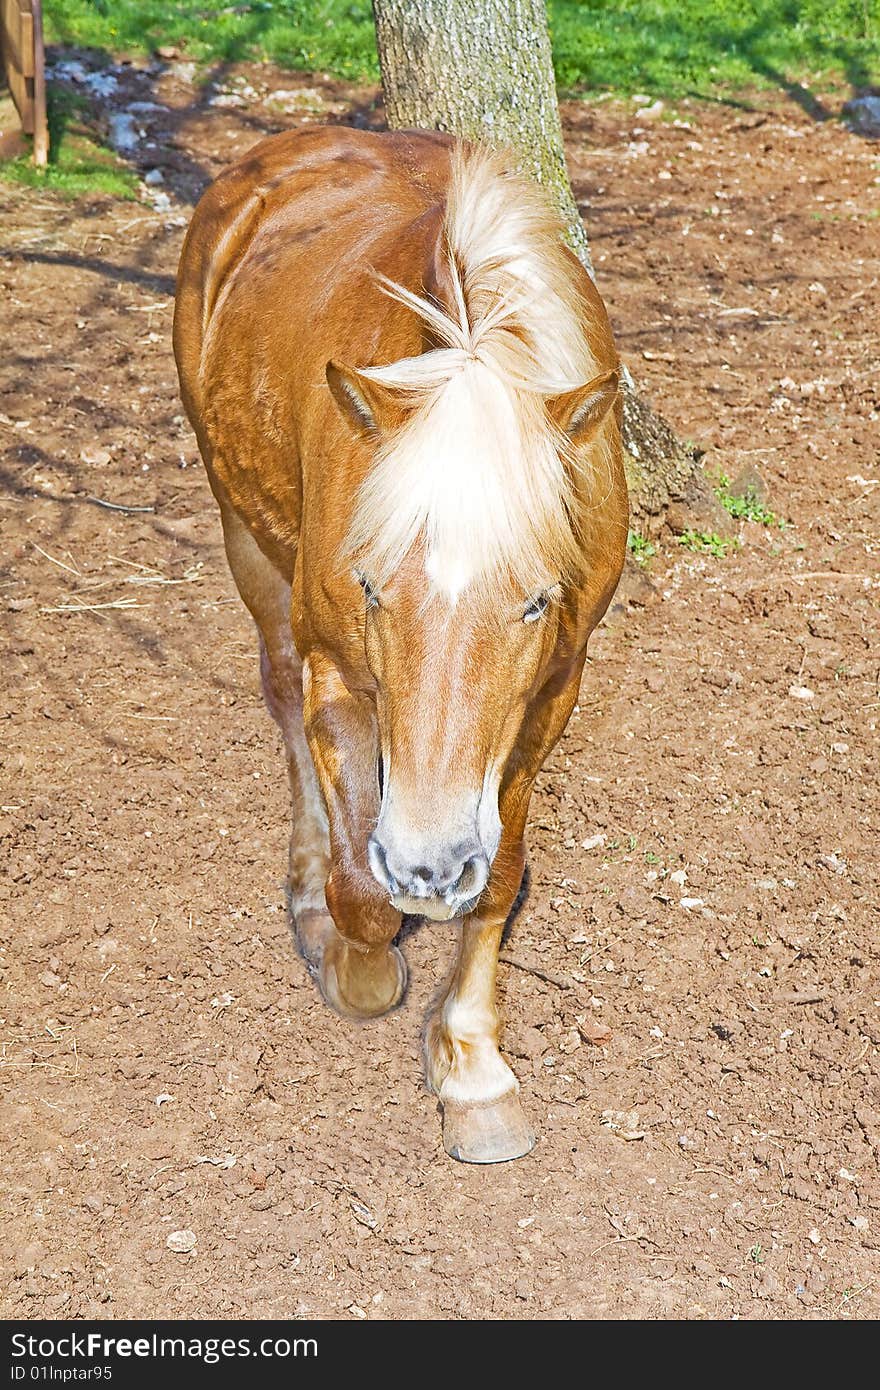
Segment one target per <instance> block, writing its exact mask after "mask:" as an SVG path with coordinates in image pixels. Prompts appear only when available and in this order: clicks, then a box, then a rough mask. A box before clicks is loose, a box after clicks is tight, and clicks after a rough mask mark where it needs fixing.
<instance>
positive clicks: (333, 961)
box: [318, 946, 407, 1019]
mask: <svg viewBox="0 0 880 1390" xmlns="http://www.w3.org/2000/svg"><path fill="white" fill-rule="evenodd" d="M406 981H407V969H406V961H405V960H404V958H403V956H402V955H401V953H400V951H398V949H397V947H396V946H391V947H389V948H388V950H387V951H386V952H385V953H384V956H383V958H382V959H381V960H380V961H379V962H374V961H371V962H369V963H368V962H367V961H366V960H365V959H364V957H359V956H358V955H357V953H356V952H354V951H351V950H349V951H347V952H346V953H345V954H344V955H340V954H339V953H337V952H332V953H331V955H330V956H329V957H328V956H325V957H324V959H323V961H322V962H321V969H320V971H319V974H318V983H319V984H320V986H321V993H322V994H323V996H324V998H325V1000H326V1001H327V1003H328V1004H329V1005H330V1007H331V1009H335V1010H336V1012H337V1013H338V1014H342V1016H343V1018H358V1019H365V1018H380V1017H381V1015H382V1014H387V1013H388V1012H389V1010H391V1009H393V1008H394V1006H395V1005H396V1004H399V1003H400V1001H401V999H402V998H403V992H404V990H405V989H406Z"/></svg>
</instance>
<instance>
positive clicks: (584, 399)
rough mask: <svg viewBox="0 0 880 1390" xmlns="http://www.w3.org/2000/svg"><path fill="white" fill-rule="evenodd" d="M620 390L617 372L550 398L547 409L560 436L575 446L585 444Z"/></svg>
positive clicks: (596, 429)
mask: <svg viewBox="0 0 880 1390" xmlns="http://www.w3.org/2000/svg"><path fill="white" fill-rule="evenodd" d="M619 390H620V372H619V371H616V370H615V371H611V372H605V373H604V374H603V375H602V376H597V377H594V378H593V380H592V381H588V382H587V384H586V385H585V386H576V387H575V389H574V390H573V391H564V392H563V393H562V395H561V396H551V397H550V399H549V400H548V401H547V409H548V410H549V412H550V416H551V418H552V419H553V420H554V421H555V423H556V424H557V425H558V426H559V429H560V430H561V431H562V433H563V434H566V435H568V438H569V439H570V440H571V441H572V442H573V443H574V444H587V443H589V441H590V440H591V439H592V438H593V437H594V435H595V434H596V433H597V432H598V429H599V426H600V425H601V423H602V421H603V420H604V419H605V416H606V415H607V414H608V411H609V410H610V409H611V406H612V405H613V404H614V402H615V400H616V399H617V393H618V391H619Z"/></svg>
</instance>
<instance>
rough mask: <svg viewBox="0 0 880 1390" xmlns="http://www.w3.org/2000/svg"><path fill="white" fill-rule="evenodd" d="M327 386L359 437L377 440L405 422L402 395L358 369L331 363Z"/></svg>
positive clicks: (329, 364)
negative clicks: (361, 435)
mask: <svg viewBox="0 0 880 1390" xmlns="http://www.w3.org/2000/svg"><path fill="white" fill-rule="evenodd" d="M327 385H328V386H329V387H330V390H331V391H332V392H333V398H334V400H335V401H336V404H337V405H338V406H339V409H340V410H341V411H342V414H343V416H344V417H345V419H346V420H348V422H349V424H350V425H352V426H353V428H354V429H355V430H357V432H358V434H363V435H366V436H367V437H368V438H370V439H378V438H380V437H381V436H382V435H387V434H390V433H391V431H392V430H393V429H395V428H396V427H397V426H398V425H400V424H401V423H402V421H403V417H404V413H405V412H404V410H403V407H402V404H401V401H400V397H399V395H397V394H396V393H395V392H394V391H392V390H391V389H390V387H388V386H384V385H383V384H382V383H381V382H380V381H373V380H372V378H371V377H368V376H366V375H365V374H364V373H363V372H359V371H358V370H357V369H356V368H355V367H345V366H343V365H342V364H341V363H340V362H328V363H327Z"/></svg>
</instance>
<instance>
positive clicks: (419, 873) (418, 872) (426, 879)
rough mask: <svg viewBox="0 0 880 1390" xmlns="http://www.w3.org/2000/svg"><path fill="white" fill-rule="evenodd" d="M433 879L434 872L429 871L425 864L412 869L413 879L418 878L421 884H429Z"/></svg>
mask: <svg viewBox="0 0 880 1390" xmlns="http://www.w3.org/2000/svg"><path fill="white" fill-rule="evenodd" d="M433 877H434V870H433V869H429V868H428V866H427V864H419V866H418V868H416V869H413V878H420V879H421V881H422V883H430V882H431V880H432V878H433Z"/></svg>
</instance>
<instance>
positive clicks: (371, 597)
mask: <svg viewBox="0 0 880 1390" xmlns="http://www.w3.org/2000/svg"><path fill="white" fill-rule="evenodd" d="M355 578H356V579H357V582H358V583H359V584H360V586H361V588H362V589H363V591H364V598H365V599H366V600H367V607H368V608H378V607H379V596H378V594H377V593H376V590H375V589H374V588H373V586H372V584H371V583H370V581H369V579H368V578H367V576H366V575H365V574H361V572H360V570H356V571H355Z"/></svg>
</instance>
